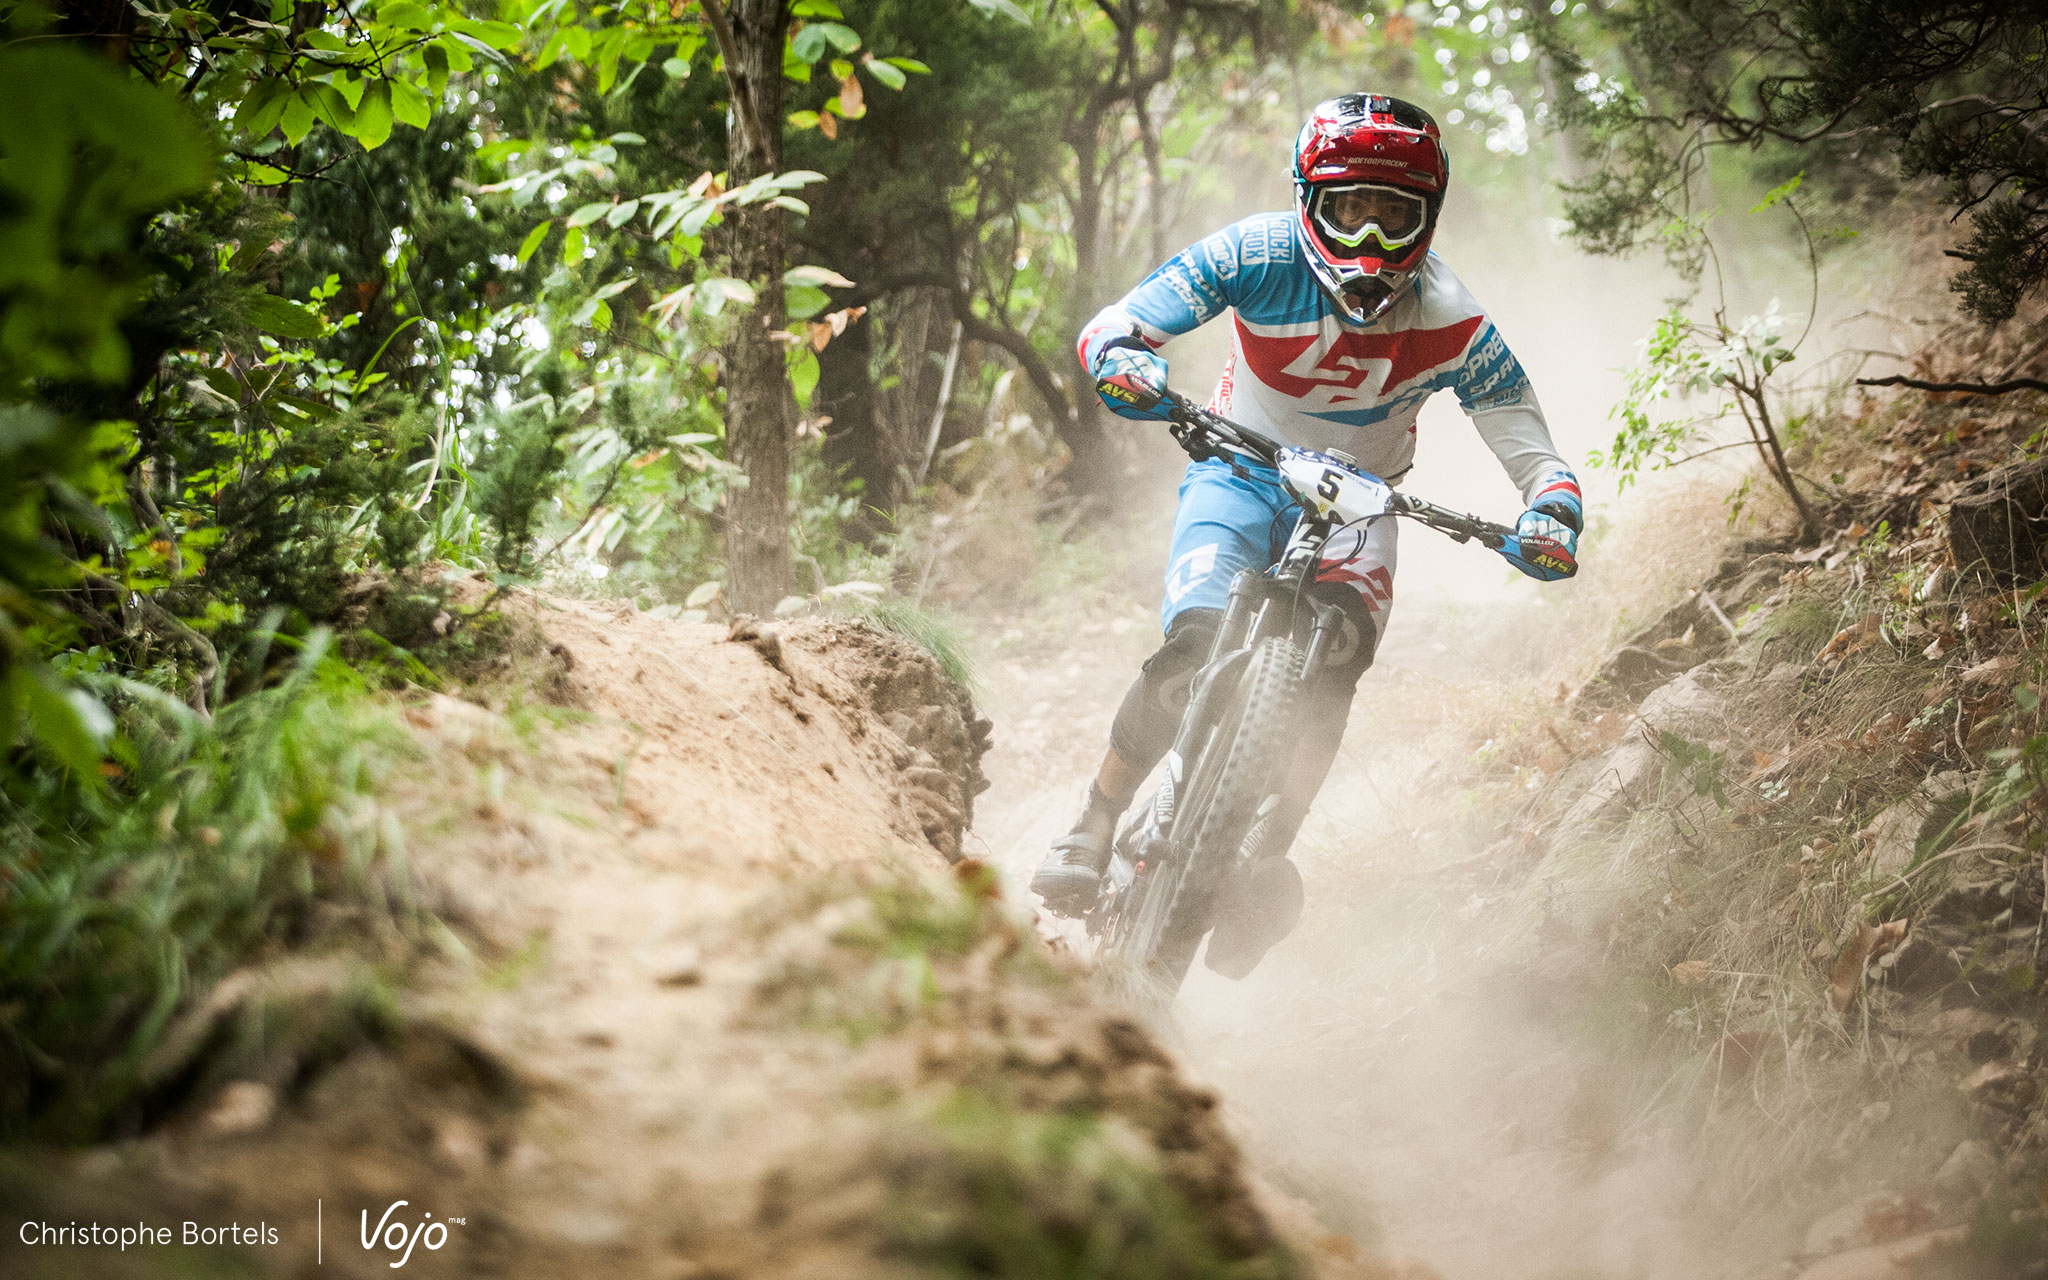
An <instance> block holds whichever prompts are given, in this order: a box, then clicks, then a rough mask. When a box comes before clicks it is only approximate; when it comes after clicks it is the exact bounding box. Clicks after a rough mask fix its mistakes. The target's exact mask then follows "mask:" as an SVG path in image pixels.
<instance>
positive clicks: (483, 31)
mask: <svg viewBox="0 0 2048 1280" xmlns="http://www.w3.org/2000/svg"><path fill="white" fill-rule="evenodd" d="M448 25H449V26H450V27H451V28H453V29H454V30H456V31H459V32H461V33H462V34H463V35H466V36H472V37H474V38H475V39H476V40H478V41H479V42H481V43H482V44H484V45H486V46H488V47H489V48H491V49H493V50H499V49H510V48H511V47H512V46H513V45H515V44H518V43H519V36H520V31H519V28H518V27H515V26H513V25H512V24H511V23H509V22H480V21H478V20H476V19H474V18H460V19H457V20H456V21H454V22H451V23H449V24H448Z"/></svg>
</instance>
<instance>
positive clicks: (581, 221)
mask: <svg viewBox="0 0 2048 1280" xmlns="http://www.w3.org/2000/svg"><path fill="white" fill-rule="evenodd" d="M612 208H613V206H611V205H609V204H606V203H605V202H604V201H602V200H595V201H592V202H591V203H589V204H586V205H584V206H583V207H582V208H580V209H578V210H577V211H576V212H574V213H572V214H570V215H569V220H568V221H567V222H566V223H564V224H563V225H565V226H570V227H587V226H589V225H590V224H591V223H593V222H596V221H597V220H598V219H599V218H602V217H603V216H604V215H606V214H607V213H610V212H611V211H612Z"/></svg>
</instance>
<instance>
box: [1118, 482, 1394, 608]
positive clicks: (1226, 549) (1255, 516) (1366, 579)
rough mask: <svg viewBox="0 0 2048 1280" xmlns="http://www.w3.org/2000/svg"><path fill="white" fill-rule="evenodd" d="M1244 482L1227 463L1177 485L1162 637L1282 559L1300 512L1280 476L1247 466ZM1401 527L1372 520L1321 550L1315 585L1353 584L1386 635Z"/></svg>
mask: <svg viewBox="0 0 2048 1280" xmlns="http://www.w3.org/2000/svg"><path fill="white" fill-rule="evenodd" d="M1245 471H1246V472H1247V473H1248V474H1249V476H1250V479H1241V478H1239V476H1238V475H1237V474H1236V473H1235V472H1233V471H1232V470H1231V469H1230V467H1229V466H1228V465H1227V464H1225V463H1222V462H1218V461H1214V460H1210V461H1207V462H1192V463H1189V464H1188V470H1187V474H1186V475H1185V476H1183V477H1181V482H1180V509H1179V510H1178V511H1176V512H1175V513H1174V517H1173V546H1172V549H1171V550H1170V551H1169V552H1168V555H1167V561H1166V596H1165V599H1164V600H1162V601H1161V602H1160V606H1159V626H1160V629H1161V630H1162V631H1164V630H1166V629H1168V628H1170V627H1171V626H1172V625H1173V619H1174V617H1175V615H1177V614H1179V613H1182V612H1183V611H1185V610H1188V609H1221V608H1222V607H1223V606H1224V605H1225V604H1227V603H1228V602H1229V600H1230V580H1231V579H1232V578H1235V577H1236V576H1237V571H1238V570H1240V569H1251V570H1254V571H1256V572H1264V571H1265V570H1267V569H1269V568H1271V567H1272V566H1273V565H1274V564H1275V563H1277V562H1278V561H1279V559H1280V555H1281V553H1282V552H1283V551H1285V550H1286V548H1287V539H1288V536H1289V535H1291V534H1292V533H1293V532H1294V518H1295V515H1296V514H1297V512H1298V511H1299V508H1298V507H1296V506H1295V504H1294V499H1292V498H1290V497H1288V496H1287V492H1286V491H1285V490H1284V489H1282V488H1281V487H1280V476H1279V473H1278V472H1275V471H1271V470H1268V469H1267V468H1264V467H1246V468H1245ZM1395 527H1396V522H1395V521H1393V520H1391V519H1381V520H1375V521H1373V522H1372V524H1371V525H1369V526H1367V527H1365V528H1351V529H1345V530H1343V531H1341V532H1339V533H1338V534H1337V535H1336V536H1335V537H1333V538H1331V539H1330V542H1329V544H1328V545H1327V546H1325V547H1324V548H1323V562H1322V565H1321V567H1320V568H1319V569H1318V570H1317V571H1316V581H1318V582H1341V583H1348V584H1350V585H1351V586H1352V587H1353V589H1355V590H1356V591H1357V592H1358V594H1359V597H1360V602H1361V603H1362V604H1363V605H1364V606H1365V609H1366V611H1367V612H1368V613H1369V614H1371V616H1372V620H1373V623H1374V625H1375V627H1376V628H1377V632H1376V634H1379V635H1385V634H1386V623H1387V614H1388V613H1389V612H1390V611H1391V609H1392V608H1393V603H1394V560H1395V543H1396V541H1397V539H1396V535H1395Z"/></svg>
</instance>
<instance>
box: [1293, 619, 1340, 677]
mask: <svg viewBox="0 0 2048 1280" xmlns="http://www.w3.org/2000/svg"><path fill="white" fill-rule="evenodd" d="M1309 604H1310V605H1311V606H1312V607H1313V608H1314V609H1315V611H1316V620H1315V625H1314V626H1313V627H1312V628H1310V630H1309V635H1308V656H1307V657H1305V658H1303V659H1302V661H1301V682H1302V684H1303V685H1304V686H1310V685H1313V684H1314V683H1315V679H1316V677H1317V676H1319V675H1321V674H1322V670H1323V655H1324V653H1325V652H1326V651H1327V650H1328V649H1329V647H1330V642H1331V640H1332V639H1333V638H1334V637H1336V636H1338V635H1341V634H1342V629H1343V626H1344V610H1343V609H1342V608H1341V607H1339V606H1337V605H1334V604H1325V603H1324V602H1322V601H1320V600H1311V601H1309Z"/></svg>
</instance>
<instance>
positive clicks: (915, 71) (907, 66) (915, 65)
mask: <svg viewBox="0 0 2048 1280" xmlns="http://www.w3.org/2000/svg"><path fill="white" fill-rule="evenodd" d="M882 61H884V62H886V63H888V64H889V65H890V66H892V67H895V68H896V69H897V70H899V71H908V72H910V73H911V74H912V75H919V76H928V75H930V74H931V73H932V69H931V68H930V67H928V66H926V65H924V64H923V63H922V62H919V61H918V60H917V59H916V58H884V59H882Z"/></svg>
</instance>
